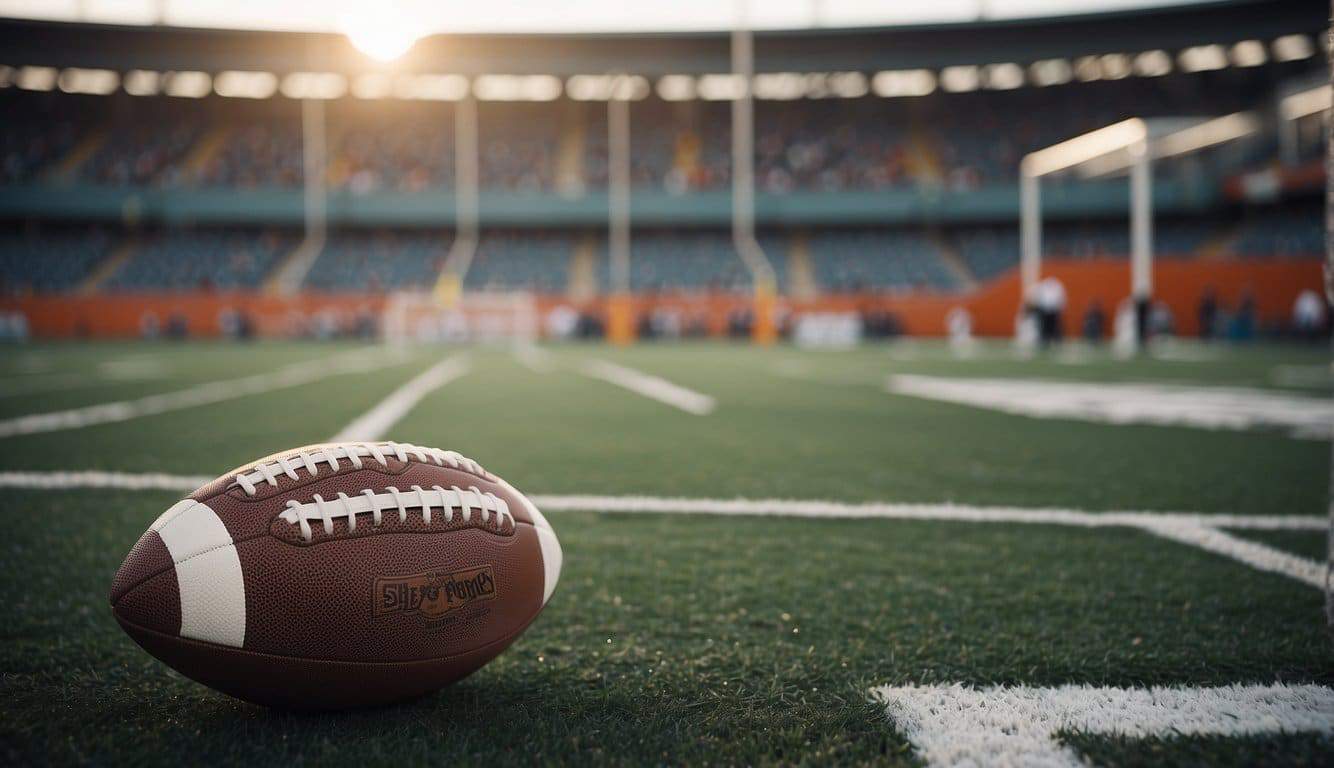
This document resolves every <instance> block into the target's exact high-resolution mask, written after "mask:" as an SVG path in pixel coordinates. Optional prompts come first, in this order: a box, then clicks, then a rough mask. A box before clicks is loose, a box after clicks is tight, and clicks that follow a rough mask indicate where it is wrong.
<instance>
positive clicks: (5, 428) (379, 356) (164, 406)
mask: <svg viewBox="0 0 1334 768" xmlns="http://www.w3.org/2000/svg"><path fill="white" fill-rule="evenodd" d="M401 359H402V356H401V355H396V356H395V357H394V358H387V356H386V355H385V353H384V352H382V351H381V350H378V349H376V350H361V349H359V350H354V351H352V352H346V353H341V354H336V355H331V356H329V357H325V358H321V359H318V360H309V361H304V362H300V363H293V364H291V365H287V366H284V367H282V368H280V369H278V370H276V371H273V372H270V373H259V374H255V375H252V376H244V377H242V378H239V379H225V380H222V381H211V382H208V383H205V384H199V385H196V386H193V387H187V388H186V389H180V390H176V391H174V392H164V393H162V394H159V395H149V396H147V397H141V398H139V399H137V400H120V401H116V402H110V403H100V404H98V405H90V406H85V407H83V408H72V409H70V410H66V411H53V412H49V413H37V414H32V415H29V416H19V417H17V418H13V419H5V420H2V421H0V437H12V436H14V435H31V434H36V433H39V432H55V431H58V430H62V429H80V428H83V427H91V426H94V425H98V424H110V423H113V422H118V421H129V420H131V419H138V418H142V417H144V416H154V415H157V414H160V413H168V412H170V411H179V410H183V409H186V408H195V407H198V406H201V405H211V404H213V403H220V402H223V401H226V400H235V399H237V398H240V397H247V396H250V395H261V394H264V393H267V392H273V391H275V390H279V389H290V388H292V387H299V386H302V385H305V384H311V383H314V382H317V381H320V380H322V379H326V378H329V377H330V376H340V375H344V374H353V373H369V372H371V371H375V370H378V369H380V368H384V367H386V366H387V365H390V364H393V363H396V362H397V361H398V360H401Z"/></svg>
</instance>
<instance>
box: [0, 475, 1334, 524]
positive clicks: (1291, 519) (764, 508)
mask: <svg viewBox="0 0 1334 768" xmlns="http://www.w3.org/2000/svg"><path fill="white" fill-rule="evenodd" d="M0 477H3V474H0ZM532 498H533V502H534V503H535V504H537V505H538V506H539V507H542V508H543V509H553V510H581V511H586V512H646V513H668V514H694V515H736V516H742V517H814V518H834V519H857V520H864V519H881V520H944V521H952V522H963V523H1029V524H1037V525H1066V526H1073V527H1078V528H1105V527H1113V526H1129V527H1141V526H1144V525H1149V524H1159V525H1161V524H1176V525H1205V526H1217V527H1220V528H1243V529H1245V528H1253V529H1257V530H1311V531H1315V530H1324V529H1325V527H1326V524H1327V522H1328V521H1327V520H1326V519H1325V518H1323V517H1320V516H1318V515H1309V516H1308V515H1284V516H1273V517H1269V516H1261V515H1200V514H1191V513H1182V512H1126V511H1111V512H1085V511H1081V510H1076V509H1066V508H1061V507H1036V508H1035V507H1000V506H994V507H993V506H975V505H970V504H913V503H896V502H878V501H871V502H845V501H822V500H816V499H700V498H671V497H659V496H584V495H563V496H547V495H537V496H533V497H532Z"/></svg>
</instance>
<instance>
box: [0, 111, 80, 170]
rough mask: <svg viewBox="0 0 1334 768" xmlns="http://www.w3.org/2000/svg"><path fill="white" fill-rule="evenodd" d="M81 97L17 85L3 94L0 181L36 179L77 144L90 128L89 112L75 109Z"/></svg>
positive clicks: (0, 134)
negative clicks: (81, 113) (17, 88)
mask: <svg viewBox="0 0 1334 768" xmlns="http://www.w3.org/2000/svg"><path fill="white" fill-rule="evenodd" d="M78 101H79V100H77V99H72V98H70V97H67V96H61V95H58V94H57V95H52V94H43V93H25V92H22V91H14V90H13V89H10V90H9V91H8V92H4V93H3V96H0V112H2V113H3V114H4V115H5V127H4V130H3V131H0V184H17V183H21V182H27V181H32V180H34V179H35V178H36V177H37V176H38V174H39V172H41V171H43V170H45V169H46V168H48V167H49V166H50V165H51V164H52V163H54V162H56V161H57V160H59V159H60V158H61V157H63V156H64V155H65V153H67V152H68V151H70V149H71V148H73V147H74V144H75V142H76V141H77V140H78V138H79V136H80V135H81V134H82V133H83V132H84V131H86V130H87V129H88V121H87V116H86V115H85V116H84V117H83V119H80V117H79V114H78V112H77V111H76V110H74V109H72V107H74V106H75V104H76V103H77V102H78Z"/></svg>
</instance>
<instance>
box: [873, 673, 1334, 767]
mask: <svg viewBox="0 0 1334 768" xmlns="http://www.w3.org/2000/svg"><path fill="white" fill-rule="evenodd" d="M871 696H872V698H873V699H875V700H878V701H880V702H881V703H883V704H884V705H885V709H886V711H887V713H888V714H889V717H890V719H891V720H892V721H893V722H894V724H895V726H896V727H897V728H898V729H899V731H900V732H901V733H902V734H903V735H904V736H905V737H907V739H908V740H909V741H910V742H912V744H913V747H914V748H915V749H916V751H917V755H918V757H920V758H922V760H923V761H925V762H926V764H927V765H929V766H953V765H1007V766H1018V765H1034V766H1047V767H1049V768H1054V767H1057V766H1070V767H1071V768H1074V767H1075V766H1084V765H1086V763H1085V762H1084V760H1083V758H1082V756H1081V755H1080V754H1079V753H1078V752H1077V751H1075V750H1074V749H1072V748H1070V747H1067V746H1065V745H1063V744H1062V743H1061V741H1060V737H1061V735H1062V734H1063V733H1087V734H1097V735H1105V736H1128V737H1131V738H1148V737H1154V736H1158V737H1165V738H1173V737H1177V736H1184V735H1194V734H1207V735H1218V736H1248V735H1262V734H1279V733H1304V732H1315V733H1334V690H1331V689H1330V688H1327V687H1325V686H1321V685H1284V684H1282V683H1277V684H1274V685H1225V686H1220V687H1216V688H1193V687H1179V688H1178V687H1165V686H1155V687H1152V688H1110V687H1096V686H1088V685H1064V686H1061V687H1058V688H1035V687H1029V686H1014V687H1005V686H989V687H984V688H972V687H969V686H966V685H911V686H901V687H893V686H885V687H882V688H875V689H872V691H871Z"/></svg>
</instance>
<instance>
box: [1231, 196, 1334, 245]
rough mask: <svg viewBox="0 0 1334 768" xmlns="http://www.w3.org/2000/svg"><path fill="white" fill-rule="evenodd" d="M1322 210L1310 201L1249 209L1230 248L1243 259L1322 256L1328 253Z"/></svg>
mask: <svg viewBox="0 0 1334 768" xmlns="http://www.w3.org/2000/svg"><path fill="white" fill-rule="evenodd" d="M1322 213H1323V211H1322V210H1321V209H1320V207H1319V206H1318V205H1310V204H1308V205H1302V206H1293V207H1291V208H1287V207H1267V208H1262V209H1256V210H1252V211H1247V212H1246V213H1245V214H1244V217H1243V220H1242V225H1241V230H1240V232H1239V234H1238V236H1237V238H1236V239H1235V240H1234V241H1233V242H1232V246H1231V248H1230V251H1231V252H1232V253H1234V254H1236V255H1238V256H1241V257H1244V258H1270V257H1294V256H1295V257H1309V258H1320V257H1321V256H1322V255H1323V254H1324V252H1325V228H1324V225H1323V221H1322V218H1321V217H1322Z"/></svg>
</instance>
